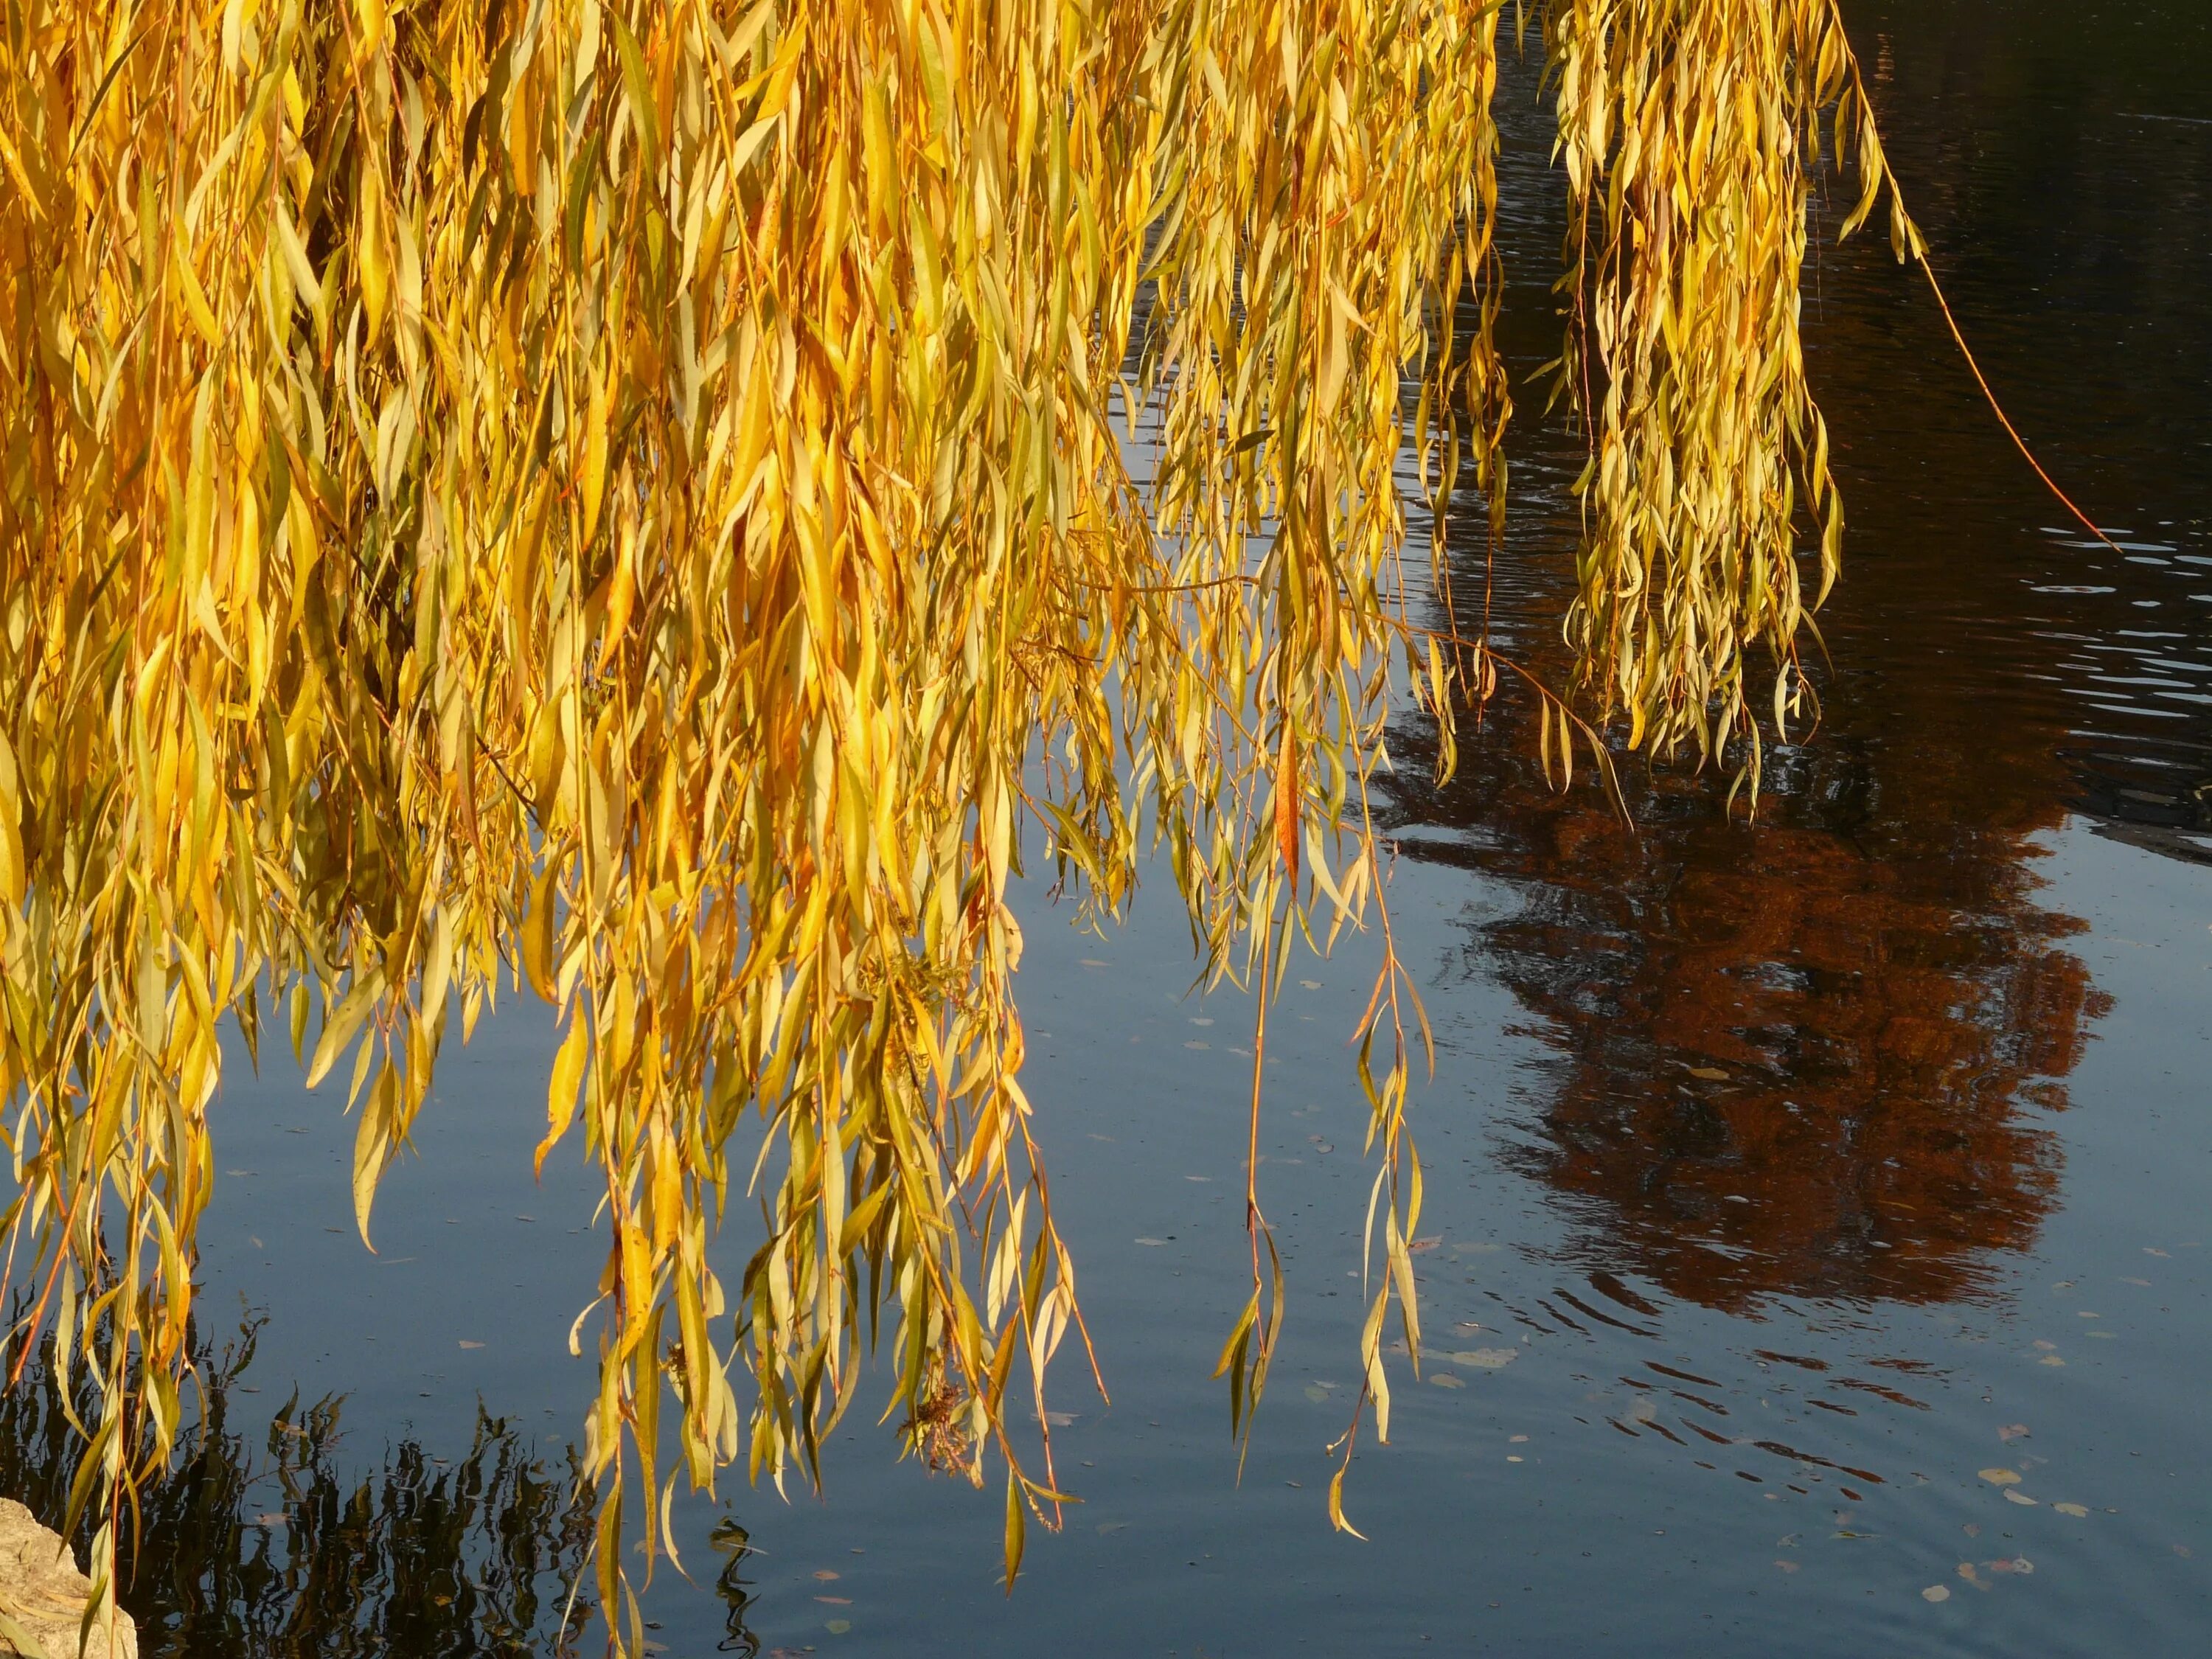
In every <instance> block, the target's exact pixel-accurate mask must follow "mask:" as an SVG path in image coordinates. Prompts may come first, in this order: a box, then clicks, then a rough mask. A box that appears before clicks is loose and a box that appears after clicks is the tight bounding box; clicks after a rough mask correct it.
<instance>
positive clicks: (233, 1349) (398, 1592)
mask: <svg viewBox="0 0 2212 1659" xmlns="http://www.w3.org/2000/svg"><path fill="white" fill-rule="evenodd" d="M258 1332H259V1324H258V1321H253V1320H249V1321H248V1322H246V1324H245V1325H244V1326H243V1327H242V1328H241V1329H240V1335H239V1338H238V1340H236V1341H235V1342H234V1343H233V1344H231V1345H230V1346H228V1347H227V1348H226V1349H225V1350H223V1351H222V1352H220V1353H210V1352H202V1353H201V1354H200V1356H199V1358H198V1366H199V1376H200V1382H201V1383H202V1385H203V1388H204V1394H203V1396H202V1397H203V1398H204V1402H205V1413H206V1414H205V1419H204V1431H203V1432H202V1433H201V1434H199V1435H198V1436H197V1440H196V1442H195V1443H192V1444H191V1445H190V1446H189V1447H188V1448H187V1449H186V1451H185V1455H184V1456H182V1457H181V1458H180V1459H179V1462H177V1464H176V1466H175V1467H174V1468H173V1469H172V1470H171V1471H170V1473H169V1474H167V1476H166V1477H165V1478H164V1479H162V1480H159V1481H156V1482H155V1483H154V1484H153V1485H152V1486H150V1487H149V1489H148V1490H147V1492H145V1493H144V1494H143V1506H142V1509H141V1511H140V1515H139V1530H138V1534H137V1540H136V1547H135V1548H134V1547H132V1546H133V1540H132V1539H131V1536H130V1535H128V1534H126V1535H125V1539H124V1541H123V1547H122V1551H121V1556H122V1559H121V1569H122V1573H123V1583H124V1586H125V1588H124V1589H123V1592H122V1595H121V1597H120V1600H121V1601H122V1603H123V1605H124V1607H125V1609H126V1610H127V1611H128V1612H129V1613H131V1615H132V1617H133V1618H134V1619H135V1620H137V1626H138V1641H139V1651H140V1652H141V1653H142V1654H143V1655H145V1656H146V1659H187V1656H191V1659H200V1656H205V1659H237V1656H240V1655H247V1654H250V1655H255V1656H264V1655H265V1656H278V1655H283V1656H301V1659H306V1656H311V1655H312V1656H314V1659H344V1656H352V1655H359V1656H362V1659H368V1656H371V1655H375V1656H384V1655H390V1654H436V1655H439V1656H455V1659H461V1656H478V1655H482V1656H490V1655H502V1654H524V1653H528V1654H538V1653H545V1652H549V1651H552V1650H556V1648H559V1647H562V1645H563V1644H562V1641H561V1638H562V1631H563V1625H562V1615H563V1612H564V1609H568V1591H569V1586H570V1585H571V1584H572V1583H574V1582H576V1577H577V1574H578V1573H579V1572H580V1571H581V1570H582V1568H583V1566H584V1565H585V1563H586V1559H587V1558H588V1554H589V1551H590V1547H591V1541H592V1513H591V1511H590V1510H589V1509H588V1508H586V1507H584V1506H581V1505H580V1504H577V1502H576V1501H575V1497H574V1494H575V1492H576V1474H577V1468H576V1465H575V1462H574V1455H573V1454H571V1455H569V1456H568V1457H567V1458H564V1459H562V1460H561V1461H560V1462H548V1461H547V1460H544V1459H542V1458H540V1457H538V1455H535V1454H534V1453H533V1452H532V1450H531V1449H530V1448H529V1447H528V1446H527V1445H526V1443H524V1442H523V1441H522V1440H521V1439H520V1437H518V1435H517V1433H516V1431H514V1429H513V1427H512V1426H511V1425H509V1424H507V1422H504V1421H502V1420H501V1419H497V1418H494V1417H491V1416H489V1415H486V1414H483V1413H481V1412H480V1413H479V1414H478V1419H477V1429H476V1434H475V1437H474V1438H473V1440H472V1441H471V1443H470V1444H469V1445H468V1446H467V1447H466V1448H465V1449H464V1448H460V1447H454V1448H451V1449H450V1450H451V1451H452V1452H453V1455H452V1457H451V1458H450V1459H448V1458H446V1457H437V1456H433V1455H430V1453H429V1452H428V1451H426V1450H425V1449H424V1448H423V1447H422V1446H421V1445H419V1444H416V1443H414V1442H412V1441H403V1442H401V1443H398V1445H395V1446H392V1447H390V1448H388V1449H386V1452H385V1454H384V1456H383V1459H382V1461H381V1462H380V1463H368V1464H364V1463H363V1462H362V1457H361V1452H362V1448H360V1447H358V1446H351V1445H348V1444H347V1443H346V1439H345V1437H344V1435H343V1431H342V1427H341V1423H342V1419H343V1401H342V1400H340V1399H337V1398H335V1397H332V1398H326V1399H324V1400H321V1401H318V1402H316V1403H315V1404H313V1405H312V1406H307V1407H301V1404H300V1402H299V1400H298V1398H297V1396H296V1395H295V1396H294V1397H293V1398H292V1399H291V1400H290V1401H287V1402H286V1403H285V1404H284V1406H283V1407H281V1408H280V1409H279V1410H278V1411H277V1412H276V1414H275V1417H274V1419H270V1420H268V1421H267V1428H266V1440H265V1443H264V1444H263V1445H261V1446H259V1447H258V1448H257V1447H256V1446H255V1445H254V1444H253V1443H252V1442H251V1441H250V1440H249V1439H248V1438H247V1437H246V1435H245V1434H243V1433H240V1431H237V1430H236V1429H234V1427H233V1426H232V1425H233V1422H234V1419H236V1418H241V1417H242V1418H244V1419H247V1420H249V1421H251V1422H252V1423H254V1424H255V1425H257V1432H258V1425H260V1424H261V1423H262V1422H263V1421H264V1419H262V1418H261V1417H260V1415H259V1412H258V1409H256V1407H253V1406H252V1405H249V1404H248V1403H247V1402H246V1401H245V1400H243V1399H234V1397H233V1396H234V1394H235V1393H237V1392H238V1391H239V1390H240V1389H241V1388H245V1391H246V1393H249V1394H250V1393H251V1392H252V1389H251V1388H250V1387H246V1385H242V1384H241V1383H240V1381H239V1378H240V1374H241V1373H242V1372H244V1370H246V1366H247V1364H249V1363H250V1362H251V1360H252V1357H253V1350H254V1346H255V1340H256V1338H257V1336H258ZM88 1404H89V1402H88V1401H79V1402H78V1410H79V1414H80V1416H82V1413H83V1412H84V1410H85V1409H87V1407H88ZM81 1449H82V1442H81V1441H80V1440H79V1439H78V1437H77V1436H76V1431H75V1430H74V1429H72V1428H71V1427H70V1425H69V1422H68V1419H67V1418H66V1417H65V1416H64V1413H63V1411H62V1401H61V1397H60V1391H59V1386H58V1383H57V1382H56V1380H55V1378H54V1376H53V1374H52V1371H51V1370H46V1368H45V1367H44V1366H40V1367H39V1368H38V1369H37V1370H34V1371H33V1372H30V1373H27V1374H26V1376H25V1377H24V1379H23V1381H22V1382H21V1383H20V1384H19V1385H17V1386H16V1387H15V1388H13V1389H8V1390H6V1391H5V1392H4V1393H0V1491H4V1492H7V1493H9V1495H10V1496H11V1497H15V1498H19V1499H20V1500H21V1502H22V1503H23V1504H26V1505H27V1507H28V1508H29V1509H30V1510H31V1511H32V1512H33V1514H35V1515H36V1516H39V1517H40V1519H41V1520H43V1521H45V1522H47V1523H48V1524H50V1525H52V1524H58V1523H59V1522H60V1521H61V1519H62V1517H63V1516H64V1513H65V1511H66V1509H67V1504H68V1498H69V1491H70V1480H71V1478H72V1477H73V1475H74V1474H75V1472H76V1463H77V1458H78V1455H79V1453H80V1451H81ZM84 1531H85V1533H86V1534H89V1531H90V1521H89V1518H88V1521H87V1523H86V1526H85V1528H84ZM87 1541H88V1540H87V1538H86V1537H82V1536H81V1537H79V1538H78V1539H77V1540H76V1545H77V1549H78V1552H79V1557H80V1559H82V1554H83V1552H84V1548H85V1545H86V1543H87ZM741 1605H742V1604H741V1603H740V1606H741ZM588 1610H589V1604H588V1602H587V1601H585V1600H584V1599H583V1598H581V1597H579V1598H578V1601H577V1604H576V1606H575V1607H574V1609H573V1610H572V1611H571V1612H570V1616H569V1620H568V1631H569V1632H570V1633H573V1632H574V1631H575V1630H578V1629H580V1628H581V1626H582V1624H583V1620H584V1615H585V1614H586V1613H587V1612H588Z"/></svg>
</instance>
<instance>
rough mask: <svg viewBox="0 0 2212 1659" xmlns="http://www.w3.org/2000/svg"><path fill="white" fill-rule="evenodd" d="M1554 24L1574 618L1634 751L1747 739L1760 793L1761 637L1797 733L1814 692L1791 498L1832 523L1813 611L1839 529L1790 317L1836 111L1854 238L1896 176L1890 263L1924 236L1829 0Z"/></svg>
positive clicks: (1580, 9)
mask: <svg viewBox="0 0 2212 1659" xmlns="http://www.w3.org/2000/svg"><path fill="white" fill-rule="evenodd" d="M1545 26H1546V33H1547V49H1548V53H1549V58H1550V65H1551V73H1552V74H1553V75H1554V76H1556V77H1557V81H1558V100H1559V141H1558V154H1559V157H1560V159H1561V160H1562V161H1564V163H1565V169H1566V174H1567V185H1568V191H1569V210H1570V212H1571V215H1572V219H1571V230H1570V233H1569V237H1568V255H1569V268H1568V271H1567V274H1566V276H1565V279H1564V281H1563V283H1562V289H1563V290H1566V291H1571V324H1570V329H1569V334H1568V343H1567V349H1566V352H1565V356H1563V357H1562V358H1561V359H1560V361H1559V365H1558V369H1559V382H1560V385H1561V386H1562V388H1563V389H1564V390H1565V392H1566V393H1567V394H1568V396H1569V397H1570V398H1571V399H1572V400H1573V401H1574V403H1575V404H1576V406H1577V408H1578V409H1580V410H1582V411H1583V414H1584V416H1585V417H1586V418H1587V420H1588V421H1589V442H1590V454H1589V463H1588V465H1587V466H1586V468H1585V470H1584V471H1583V477H1582V480H1581V483H1580V485H1579V493H1580V494H1581V496H1582V500H1583V518H1584V526H1585V534H1584V539H1583V548H1582V551H1581V555H1580V573H1579V574H1580V577H1581V582H1580V588H1581V591H1580V594H1579V597H1578V599H1577V603H1576V605H1575V608H1574V611H1573V613H1572V615H1571V617H1570V618H1569V637H1570V638H1571V641H1573V643H1574V644H1575V645H1576V647H1577V650H1578V652H1579V653H1580V655H1581V659H1582V665H1583V668H1582V676H1583V684H1584V686H1585V687H1586V688H1587V689H1589V690H1590V691H1591V692H1592V693H1593V694H1594V699H1595V710H1594V712H1595V714H1597V715H1598V716H1599V717H1600V718H1605V717H1609V716H1611V715H1612V714H1613V713H1615V711H1616V710H1618V711H1622V712H1625V713H1626V715H1627V717H1628V721H1629V732H1628V742H1629V745H1630V747H1632V748H1634V747H1637V746H1638V745H1641V744H1646V743H1648V744H1650V745H1651V747H1652V748H1653V749H1654V750H1656V751H1658V752H1661V753H1671V752H1673V751H1674V750H1676V749H1678V748H1680V746H1682V745H1683V744H1693V745H1694V746H1695V748H1696V750H1697V751H1698V752H1699V755H1700V757H1705V756H1712V755H1717V753H1718V752H1719V751H1720V750H1722V749H1723V747H1724V746H1726V745H1727V744H1729V742H1730V740H1731V739H1733V738H1741V739H1742V740H1743V742H1744V744H1745V747H1746V750H1747V775H1748V776H1749V778H1750V780H1751V781H1752V784H1753V788H1754V790H1755V789H1756V787H1757V782H1758V775H1759V749H1760V735H1759V725H1758V722H1757V720H1756V719H1755V718H1754V716H1753V711H1752V709H1751V708H1750V706H1749V704H1748V702H1747V695H1746V693H1747V684H1746V674H1747V664H1746V653H1747V651H1748V650H1749V649H1750V648H1751V647H1753V646H1755V645H1759V644H1762V643H1763V644H1765V646H1766V647H1769V648H1770V650H1771V653H1772V655H1773V656H1774V658H1775V659H1777V662H1778V672H1777V674H1776V677H1775V681H1774V686H1773V702H1774V719H1775V726H1776V729H1777V730H1778V732H1786V731H1787V729H1788V720H1789V718H1790V716H1791V715H1792V714H1808V713H1809V711H1810V708H1811V707H1812V692H1811V688H1810V687H1809V686H1808V684H1806V682H1805V680H1804V678H1803V677H1802V674H1800V673H1799V672H1798V671H1797V669H1796V641H1797V637H1798V634H1799V630H1800V628H1801V626H1802V623H1804V621H1805V617H1806V611H1807V610H1808V606H1807V605H1806V603H1805V599H1804V596H1803V593H1802V588H1801V584H1800V581H1799V576H1798V561H1797V549H1796V544H1795V538H1794V534H1793V532H1794V528H1795V526H1796V520H1797V517H1798V514H1799V512H1800V511H1801V507H1802V510H1803V511H1804V512H1805V513H1807V514H1808V515H1809V516H1810V517H1811V518H1812V519H1813V520H1814V521H1815V522H1816V523H1818V524H1820V526H1822V534H1821V538H1820V589H1819V595H1818V597H1816V598H1815V599H1814V602H1813V603H1814V605H1818V604H1819V603H1820V599H1824V598H1825V597H1826V594H1827V591H1828V588H1829V586H1830V585H1831V584H1832V582H1833V581H1834V580H1835V577H1836V574H1837V570H1838V561H1839V559H1840V556H1841V548H1842V540H1843V522H1844V521H1843V506H1842V503H1841V501H1840V500H1839V499H1838V495H1837V492H1836V489H1835V485H1834V483H1833V482H1832V480H1831V478H1830V477H1829V474H1828V433H1827V428H1826V423H1825V422H1823V421H1822V419H1821V417H1820V410H1819V409H1818V408H1816V407H1815V406H1814V402H1813V398H1812V393H1811V392H1810V390H1809V388H1808V386H1807V383H1806V379H1805V359H1804V352H1803V349H1802V343H1801V342H1800V338H1799V334H1798V316H1799V310H1800V292H1799V290H1800V276H1801V272H1802V268H1803V264H1804V258H1805V239H1806V230H1807V223H1808V211H1807V209H1808V191H1809V187H1810V185H1809V181H1810V179H1811V178H1812V176H1813V173H1814V171H1815V168H1816V164H1817V162H1818V161H1819V159H1820V118H1821V116H1822V114H1823V112H1826V111H1828V110H1831V109H1832V111H1833V112H1834V131H1835V137H1836V146H1835V147H1836V149H1837V151H1838V153H1839V154H1855V159H1856V161H1857V165H1858V172H1859V177H1860V185H1861V189H1862V194H1861V197H1860V199H1859V202H1858V204H1857V207H1856V209H1855V210H1853V211H1852V212H1851V213H1850V216H1848V218H1847V219H1846V220H1845V222H1844V234H1847V235H1848V234H1850V232H1851V231H1852V230H1854V229H1856V228H1857V226H1858V225H1859V224H1860V223H1861V222H1863V220H1864V219H1865V218H1866V216H1868V215H1869V213H1870V212H1872V211H1873V210H1874V208H1875V204H1876V201H1877V199H1878V197H1880V195H1881V191H1882V189H1883V187H1884V186H1885V185H1889V186H1890V204H1891V211H1892V234H1893V239H1894V240H1895V242H1896V245H1897V253H1898V257H1899V258H1900V259H1902V258H1905V257H1906V256H1907V254H1908V253H1910V254H1911V255H1912V256H1913V257H1915V258H1917V257H1919V256H1920V255H1921V254H1922V253H1923V251H1924V250H1923V248H1922V247H1921V245H1920V241H1919V237H1918V233H1917V231H1915V230H1914V229H1913V228H1912V226H1911V221H1910V220H1908V219H1907V218H1906V217H1905V211H1904V208H1903V205H1902V203H1901V201H1900V199H1899V197H1898V195H1897V193H1896V191H1895V188H1894V185H1893V181H1892V180H1891V179H1890V177H1889V173H1888V168H1887V162H1886V161H1885V160H1884V158H1883V155H1882V151H1881V140H1880V138H1879V137H1878V136H1877V135H1876V133H1875V125H1874V118H1873V112H1872V107H1871V106H1870V105H1869V103H1868V101H1867V97H1866V93H1865V90H1864V88H1863V86H1862V84H1861V82H1860V79H1859V74H1858V67H1857V61H1856V60H1855V58H1853V56H1852V53H1851V49H1850V42H1849V40H1847V39H1846V38H1845V36H1844V29H1843V24H1842V20H1841V19H1840V17H1839V16H1838V13H1837V9H1836V4H1835V0H1630V3H1623V0H1552V3H1551V4H1550V5H1549V6H1548V8H1547V12H1546V16H1545ZM1801 484H1802V489H1803V499H1802V503H1801V501H1800V498H1799V494H1798V491H1799V489H1800V486H1801ZM1562 735H1563V737H1564V736H1565V734H1564V733H1563V734H1562Z"/></svg>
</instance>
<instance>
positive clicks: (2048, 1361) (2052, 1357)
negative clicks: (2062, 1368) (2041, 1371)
mask: <svg viewBox="0 0 2212 1659" xmlns="http://www.w3.org/2000/svg"><path fill="white" fill-rule="evenodd" d="M2035 1363H2036V1364H2039V1365H2063V1364H2065V1363H2066V1362H2065V1361H2064V1360H2063V1359H2061V1358H2059V1357H2058V1356H2057V1354H2055V1353H2047V1354H2045V1355H2044V1356H2043V1358H2040V1359H2039V1360H2037V1361H2036V1362H2035Z"/></svg>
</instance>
